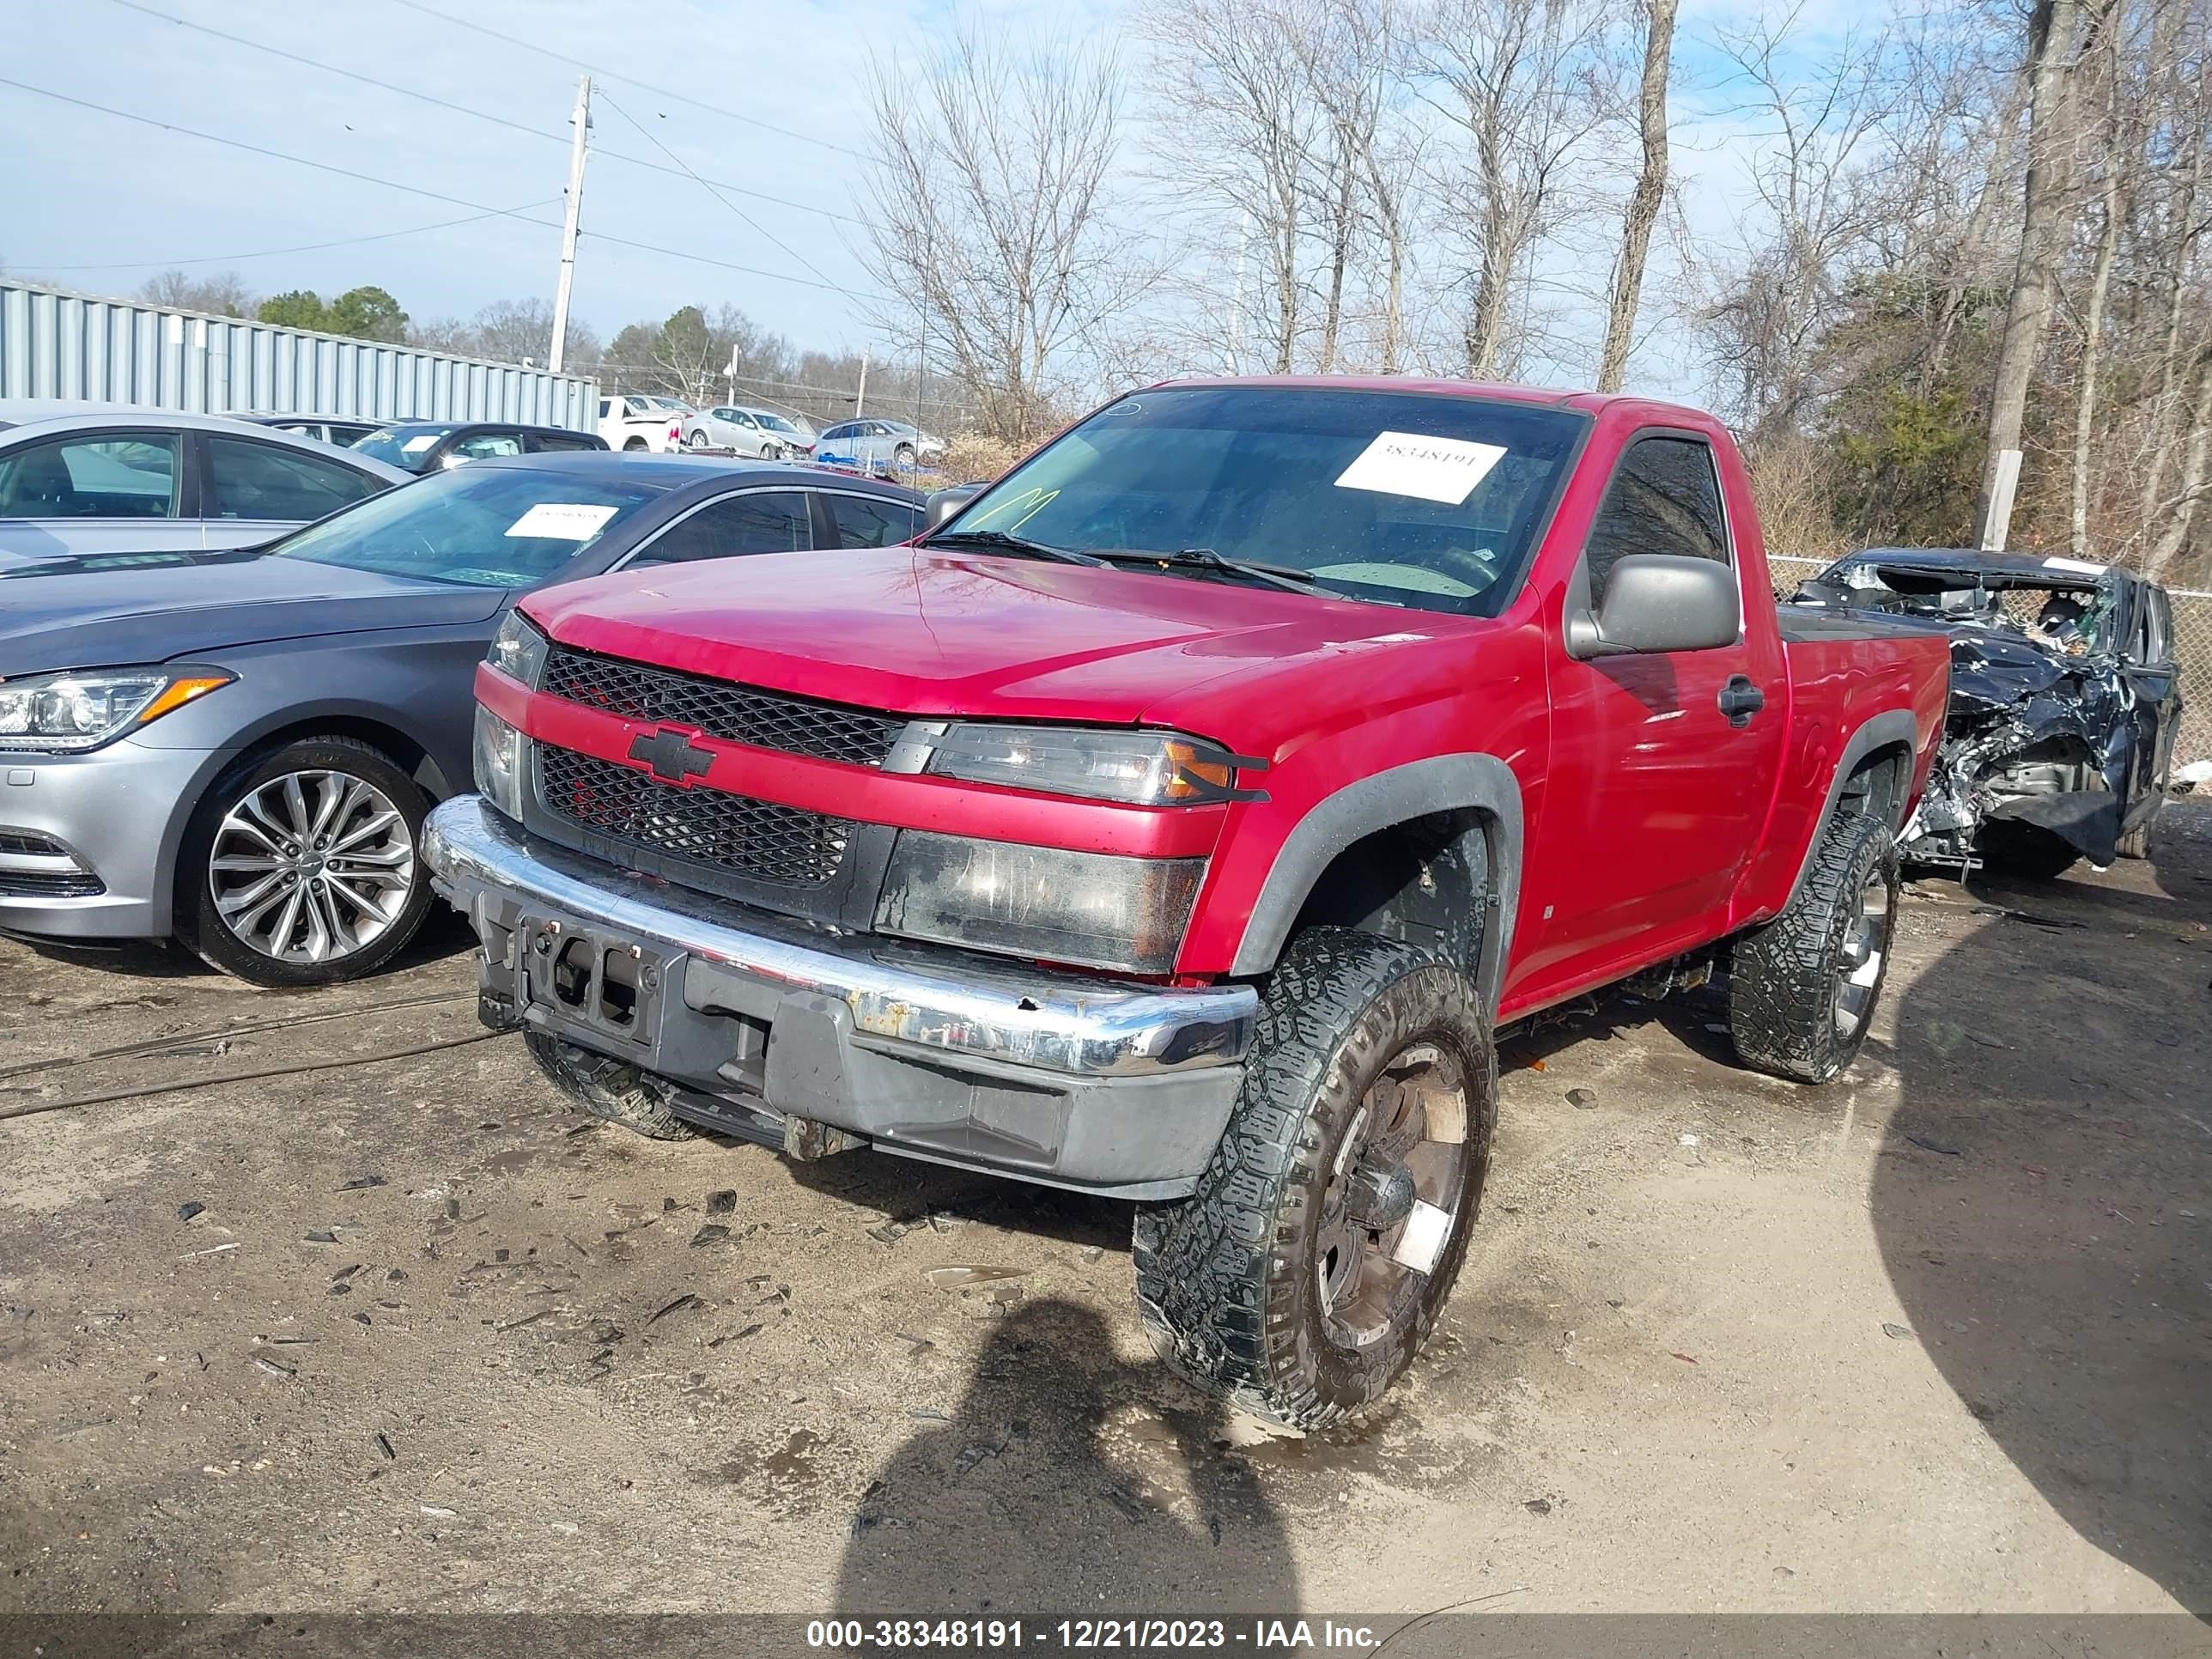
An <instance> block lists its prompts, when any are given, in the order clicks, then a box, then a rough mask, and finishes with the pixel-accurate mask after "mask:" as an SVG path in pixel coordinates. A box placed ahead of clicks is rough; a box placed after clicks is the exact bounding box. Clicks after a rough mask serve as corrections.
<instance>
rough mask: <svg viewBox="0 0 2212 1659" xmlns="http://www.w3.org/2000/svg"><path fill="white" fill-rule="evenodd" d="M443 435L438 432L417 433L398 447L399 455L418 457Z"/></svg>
mask: <svg viewBox="0 0 2212 1659" xmlns="http://www.w3.org/2000/svg"><path fill="white" fill-rule="evenodd" d="M443 436H444V434H443V433H439V432H423V433H418V434H417V435H415V436H414V437H412V438H410V439H409V440H408V441H406V442H405V443H404V444H402V445H400V446H399V453H401V454H403V455H420V454H421V453H422V452H423V451H424V450H426V449H428V447H430V446H431V445H432V444H434V443H435V442H437V441H438V440H439V439H440V438H441V437H443Z"/></svg>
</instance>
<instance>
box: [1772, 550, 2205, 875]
mask: <svg viewBox="0 0 2212 1659" xmlns="http://www.w3.org/2000/svg"><path fill="white" fill-rule="evenodd" d="M1796 604H1797V605H1800V606H1809V607H1815V608H1820V609H1826V610H1834V611H1843V612H1845V613H1847V614H1850V615H1853V616H1866V617H1881V618H1883V619H1885V620H1888V621H1893V622H1896V623H1903V624H1905V625H1907V626H1913V627H1918V628H1921V629H1925V630H1927V631H1929V632H1931V633H1936V634H1940V635H1944V636H1946V637H1948V640H1949V641H1950V650H1951V702H1950V713H1949V715H1948V719H1947V720H1946V721H1945V725H1944V738H1943V747H1942V752H1941V754H1940V755H1939V756H1938V757H1937V759H1936V769H1935V774H1934V775H1933V777H1932V778H1931V779H1930V780H1929V786H1928V794H1927V798H1926V799H1923V801H1922V802H1921V804H1920V810H1919V811H1918V812H1917V813H1916V814H1915V815H1914V817H1913V820H1912V823H1911V824H1910V825H1908V826H1907V829H1906V834H1905V856H1906V857H1907V858H1908V859H1911V860H1914V861H1916V862H1918V863H1923V864H1930V865H1939V866H1950V867H1952V868H1954V869H1958V870H1960V871H1962V872H1963V871H1965V870H1967V869H1970V868H1972V866H1974V865H1976V864H1978V863H1986V864H1989V865H1990V866H1994V867H1997V868H2001V869H2004V870H2008V871H2010V872H2014V873H2015V874H2019V875H2024V876H2028V877H2031V878H2052V877H2056V876H2057V875H2059V874H2061V873H2062V872H2064V871H2065V870H2067V869H2069V867H2071V866H2073V865H2074V864H2075V862H2076V861H2077V860H2081V859H2084V858H2086V859H2087V860H2089V861H2090V862H2091V863H2093V864H2100V865H2102V864H2110V863H2111V862H2112V860H2113V859H2115V858H2116V857H2118V858H2145V857H2148V855H2149V852H2150V829H2151V822H2152V820H2153V819H2154V818H2155V817H2157V816H2158V809H2159V806H2160V803H2161V802H2163V801H2164V800H2165V799H2166V782H2167V780H2168V778H2169V776H2170V775H2171V774H2172V767H2173V744H2174V738H2175V735H2176V734H2177V733H2178V732H2179V731H2180V729H2181V677H2180V673H2179V669H2178V667H2177V665H2176V664H2175V661H2174V649H2173V606H2172V601H2171V600H2170V599H2168V598H2167V597H2166V590H2165V589H2164V588H2162V587H2160V586H2158V585H2157V584H2156V583H2155V582H2148V581H2145V580H2143V579H2142V577H2141V576H2139V575H2137V574H2135V573H2134V572H2133V571H2129V570H2123V569H2121V568H2119V567H2118V566H2117V565H2108V564H2097V563H2093V562H2089V561H2087V560H2080V559H2070V558H2050V557H2044V556H2039V555H2036V554H2032V553H1984V552H1980V551H1977V550H1967V549H1962V548H1894V547H1883V548H1871V549H1869V550H1866V551H1865V552H1862V553H1854V554H1851V555H1850V556H1848V557H1846V558H1843V559H1839V560H1838V561H1837V562H1835V563H1834V564H1832V565H1830V566H1829V567H1828V568H1826V570H1824V571H1822V572H1821V573H1820V575H1819V576H1817V577H1816V578H1814V580H1812V581H1810V582H1808V583H1807V584H1806V585H1805V586H1803V587H1802V588H1801V589H1800V590H1799V591H1798V593H1797V597H1796Z"/></svg>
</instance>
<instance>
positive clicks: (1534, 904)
mask: <svg viewBox="0 0 2212 1659" xmlns="http://www.w3.org/2000/svg"><path fill="white" fill-rule="evenodd" d="M1758 523H1759V521H1758V518H1757V515H1756V513H1754V511H1753V507H1752V502H1751V495H1750V487H1749V484H1748V483H1747V480H1746V478H1745V475H1744V470H1743V465H1742V463H1741V460H1740V459H1739V458H1738V456H1737V453H1736V451H1735V446H1734V445H1733V444H1732V443H1731V442H1730V441H1729V434H1728V431H1727V428H1725V427H1723V425H1722V424H1721V423H1720V422H1718V421H1717V420H1714V419H1713V418H1711V416H1706V415H1703V414H1700V413H1698V412H1697V411H1695V410H1688V409H1682V408H1678V407H1675V406H1674V405H1671V404H1659V403H1652V402H1645V401H1642V400H1638V399H1632V398H1617V397H1616V398H1606V397H1588V396H1571V395H1566V394H1554V393H1540V392H1524V391H1521V390H1517V389H1510V388H1486V387H1475V386H1450V385H1448V384H1437V383H1428V384H1424V385H1420V386H1408V385H1407V383H1406V382H1404V381H1402V380H1350V379H1328V380H1273V381H1264V382H1256V383H1255V382H1233V381H1232V382H1203V381H1201V382H1192V383H1185V384H1179V385H1172V386H1160V387H1155V388H1152V389H1151V390H1148V391H1146V392H1139V393H1137V394H1135V395H1133V396H1131V397H1127V398H1122V399H1121V400H1119V401H1118V402H1116V403H1114V404H1109V406H1107V407H1106V408H1105V409H1103V410H1100V411H1099V412H1098V413H1097V414H1096V415H1093V416H1091V418H1090V419H1088V420H1086V421H1085V422H1082V423H1080V424H1079V425H1078V426H1076V427H1074V428H1072V429H1071V430H1070V431H1068V432H1066V433H1065V434H1063V435H1061V436H1060V437H1059V438H1058V439H1056V440H1054V441H1053V442H1052V443H1051V444H1049V445H1048V446H1047V447H1045V448H1043V449H1042V450H1041V451H1039V452H1038V453H1036V454H1035V455H1033V456H1031V457H1030V459H1027V460H1026V461H1024V462H1023V463H1022V464H1021V465H1018V466H1017V467H1015V468H1014V469H1013V470H1012V471H1011V472H1009V473H1008V474H1007V475H1006V477H1004V478H1003V479H1001V480H1000V481H999V482H998V483H994V485H992V486H991V487H990V488H989V489H986V490H984V491H983V492H982V493H981V495H977V496H976V497H975V499H974V500H972V501H969V503H968V504H967V506H966V507H965V508H964V509H963V510H962V511H961V512H959V513H957V515H956V516H955V517H954V518H953V519H951V520H950V521H949V522H948V523H947V524H945V526H942V527H941V528H939V529H938V530H936V531H934V532H931V533H930V534H928V535H927V537H926V538H923V539H922V540H921V542H919V543H918V544H915V546H911V547H904V548H899V549H896V550H885V551H884V552H882V553H878V554H863V555H860V556H855V557H854V558H852V559H849V560H840V561H834V562H833V561H827V560H812V561H809V560H783V559H778V560H767V561H758V562H755V563H753V564H751V565H750V566H748V567H747V568H746V571H745V574H744V580H743V582H742V583H728V582H724V581H721V580H719V579H718V577H717V575H716V574H715V573H714V572H709V571H697V572H667V571H660V572H655V573H654V574H653V576H652V577H651V579H650V580H641V579H639V578H636V577H635V576H630V575H611V576H605V577H601V578H599V579H596V580H591V581H586V582H580V583H576V584H574V585H571V586H566V587H563V588H561V589H559V590H557V591H555V592H545V593H541V594H537V595H534V596H532V597H531V598H528V599H525V600H524V601H523V602H522V604H521V605H520V606H519V607H518V608H517V610H516V611H514V613H513V615H512V616H511V617H508V619H507V621H506V622H505V623H503V624H502V626H501V633H500V636H499V639H498V640H497V641H496V642H495V645H494V647H493V650H492V653H491V659H490V661H489V664H488V665H487V666H486V667H484V668H483V669H482V670H481V671H479V672H478V675H477V699H478V703H479V707H480V713H479V714H478V716H477V718H478V721H479V726H478V739H477V787H478V790H479V792H480V793H478V794H477V795H475V796H472V797H462V798H459V799H454V800H451V801H448V802H447V803H446V804H445V805H443V806H441V807H440V808H439V809H438V811H436V812H435V813H434V814H433V815H432V816H431V817H430V820H429V823H428V829H426V831H425V835H424V842H423V846H424V849H425V851H424V856H425V858H426V860H427V861H428V864H429V866H430V868H431V869H432V870H433V871H434V872H435V879H436V882H437V884H438V886H439V888H440V890H441V891H443V892H444V893H446V894H447V896H449V897H450V898H451V899H452V900H453V902H455V903H456V904H457V905H459V907H460V908H462V909H463V910H464V911H465V912H466V913H467V915H469V916H470V918H471V920H472V921H474V923H475V925H476V927H477V932H478V934H479V937H480V940H481V943H482V945H483V951H482V953H481V955H480V957H479V966H478V975H479V990H480V1000H479V1007H480V1009H481V1011H482V1012H483V1018H485V1020H486V1021H487V1022H488V1023H489V1024H491V1025H492V1026H494V1027H495V1028H497V1029H518V1030H521V1031H523V1032H524V1033H525V1035H526V1039H527V1042H528V1046H529V1048H530V1050H531V1052H532V1054H533V1055H534V1056H535V1058H536V1060H537V1062H538V1065H539V1066H540V1067H541V1068H542V1069H543V1070H544V1073H545V1075H546V1076H547V1077H548V1078H549V1079H551V1080H552V1081H553V1083H554V1084H555V1085H556V1086H558V1087H559V1088H561V1089H562V1090H563V1091H566V1092H567V1093H568V1095H569V1096H570V1097H572V1098H573V1099H574V1101H575V1102H576V1103H578V1104H579V1105H580V1107H581V1108H582V1109H584V1110H585V1111H586V1112H589V1113H592V1114H593V1115H597V1116H599V1117H602V1118H605V1119H607V1120H609V1121H614V1122H617V1123H623V1124H626V1125H628V1126H629V1127H632V1128H635V1129H638V1130H640V1131H641V1132H643V1133H647V1134H653V1135H659V1136H663V1137H667V1138H679V1137H682V1136H684V1135H688V1134H690V1133H693V1132H694V1130H695V1129H697V1128H711V1129H714V1130H716V1131H720V1132H722V1133H729V1134H734V1135H741V1136H747V1137H750V1138H754V1139H760V1140H763V1141H765V1142H767V1143H768V1144H769V1145H772V1146H776V1147H779V1148H781V1149H782V1150H783V1151H784V1152H787V1154H789V1155H792V1156H794V1157H799V1158H807V1157H816V1156H821V1155H824V1154H827V1153H830V1152H837V1151H842V1150H844V1149H847V1148H850V1147H854V1146H874V1147H877V1148H878V1149H880V1150H882V1151H884V1152H896V1153H902V1154H905V1155H908V1156H911V1157H915V1158H922V1159H926V1160H927V1161H929V1162H932V1163H936V1164H951V1165H953V1166H955V1167H957V1168H962V1169H966V1170H974V1171H979V1172H987V1173H990V1174H995V1175H999V1176H1008V1177H1012V1178H1014V1179H1017V1180H1024V1181H1030V1182H1042V1183H1044V1184H1047V1185H1051V1186H1058V1187H1065V1188H1074V1189H1077V1190H1079V1191H1083V1192H1086V1193H1090V1194H1103V1195H1114V1196H1119V1197H1122V1198H1127V1199H1133V1200H1138V1201H1139V1205H1140V1206H1141V1207H1139V1210H1138V1212H1137V1216H1136V1249H1135V1267H1136V1275H1137V1293H1138V1304H1139V1309H1140V1310H1141V1312H1142V1315H1143V1317H1144V1322H1145V1323H1146V1326H1147V1327H1148V1328H1149V1329H1150V1330H1151V1332H1152V1336H1153V1339H1154V1340H1155V1342H1156V1343H1157V1344H1158V1346H1159V1348H1160V1350H1161V1352H1163V1353H1164V1355H1165V1356H1166V1358H1167V1359H1168V1361H1169V1363H1170V1364H1172V1365H1173V1366H1174V1367H1175V1368H1176V1370H1178V1371H1180V1372H1181V1373H1182V1375H1183V1376H1186V1377H1188V1378H1189V1379H1190V1380H1192V1381H1193V1382H1194V1383H1197V1384H1198V1385H1200V1386H1201V1387H1204V1388H1207V1389H1212V1390H1214V1391H1216V1392H1217V1393H1218V1394H1221V1395H1226V1396H1231V1397H1233V1398H1234V1399H1235V1400H1236V1401H1237V1402H1238V1403H1239V1404H1240V1405H1242V1406H1244V1407H1249V1408H1251V1409H1253V1410H1255V1411H1258V1412H1261V1413H1266V1414H1267V1415H1268V1416H1271V1417H1273V1418H1274V1419H1277V1420H1279V1421H1281V1422H1284V1423H1287V1424H1291V1425H1298V1426H1301V1427H1306V1428H1312V1427H1316V1426H1319V1425H1324V1424H1327V1423H1329V1422H1332V1421H1334V1420H1336V1419H1340V1418H1341V1417H1343V1416H1345V1415H1346V1413H1350V1412H1352V1411H1355V1410H1357V1409H1358V1408H1359V1407H1362V1406H1364V1405H1366V1404H1367V1403H1369V1402H1370V1401H1373V1400H1375V1399H1376V1397H1377V1396H1378V1395H1380V1394H1381V1393H1382V1391H1383V1389H1384V1388H1385V1387H1386V1386H1387V1385H1388V1384H1389V1382H1390V1381H1391V1379H1392V1378H1393V1377H1395V1376H1396V1375H1397V1374H1398V1373H1399V1372H1400V1371H1401V1370H1403V1369H1404V1367H1405V1366H1406V1364H1407V1363H1408V1362H1409V1360H1410V1359H1411V1358H1412V1357H1413V1352H1414V1351H1415V1349H1416V1348H1417V1347H1418V1346H1419V1343H1420V1341H1421V1340H1422V1339H1423V1337H1424V1336H1425V1334H1426V1333H1427V1332H1428V1330H1429V1328H1431V1323H1432V1322H1433V1321H1434V1320H1435V1318H1436V1316H1437V1310H1438V1308H1439V1306H1440V1304H1442V1302H1443V1298H1444V1297H1445V1295H1446V1294H1447V1292H1448V1291H1449V1288H1450V1285H1451V1282H1452V1279H1453V1277H1454V1275H1455V1274H1456V1273H1457V1272H1458V1271H1459V1267H1460V1264H1461V1261H1462V1258H1463V1255H1464V1254H1465V1252H1466V1250H1467V1249H1468V1235H1469V1232H1470V1231H1471V1226H1472V1224H1473V1222H1474V1218H1475V1214H1476V1210H1477V1206H1478V1205H1479V1203H1480V1199H1481V1196H1482V1188H1483V1182H1484V1177H1485V1175H1486V1170H1488V1167H1489V1163H1490V1156H1491V1128H1492V1121H1493V1120H1494V1118H1495V1115H1496V1112H1497V1094H1496V1081H1495V1079H1496V1068H1495V1065H1494V1061H1493V1059H1492V1030H1494V1028H1495V1026H1496V1025H1497V1024H1498V1023H1500V1022H1504V1021H1510V1020H1515V1019H1518V1018H1522V1017H1524V1016H1527V1015H1529V1014H1533V1013H1534V1012H1538V1011H1540V1010H1541V1009H1545V1008H1548V1007H1552V1006H1557V1005H1559V1004H1562V1003H1565V1002H1567V1001H1569V1000H1571V999H1574V998H1577V997H1580V996H1582V995H1583V994H1586V993H1589V992H1590V991H1593V990H1595V989H1596V988H1598V987H1602V986H1606V985H1608V984H1612V983H1614V982H1616V981H1621V980H1623V979H1625V978H1628V977H1630V976H1634V978H1635V982H1636V984H1637V985H1638V987H1639V988H1640V989H1641V990H1643V991H1644V993H1646V994H1651V995H1661V994H1665V993H1666V992H1668V990H1669V989H1671V988H1675V987H1685V986H1690V985H1694V984H1698V983H1700V982H1703V981H1705V979H1706V978H1708V976H1710V975H1715V974H1723V973H1724V974H1725V975H1726V976H1727V982H1728V1009H1729V1030H1730V1032H1731V1035H1732V1036H1733V1039H1734V1042H1735V1049H1736V1053H1737V1054H1738V1055H1739V1056H1741V1059H1742V1060H1744V1062H1745V1063H1747V1064H1748V1065H1750V1066H1755V1067H1757V1068H1759V1069H1760V1070H1764V1071H1768V1072H1771V1073H1775V1074H1776V1075H1778V1076H1782V1077H1787V1078H1792V1079H1800V1080H1802V1081H1806V1082H1814V1083H1817V1082H1822V1081H1826V1079H1831V1078H1833V1077H1835V1076H1836V1075H1837V1074H1838V1073H1839V1072H1841V1071H1842V1070H1843V1068H1844V1066H1846V1065H1847V1064H1849V1063H1850V1060H1851V1059H1852V1057H1853V1056H1854V1055H1855V1054H1857V1051H1858V1048H1859V1046H1860V1044H1861V1043H1862V1042H1863V1041H1864V1039H1865V1036H1866V1033H1867V1029H1868V1022H1869V1018H1870V1016H1871V1014H1872V1013H1873V1011H1874V1009H1875V1003H1876V999H1877V998H1878V997H1879V995H1880V994H1881V987H1882V980H1883V975H1884V973H1885V970H1886V969H1887V965H1888V962H1889V954H1890V944H1891V936H1892V927H1893V921H1894V917H1895V906H1896V902H1897V896H1898V860H1897V853H1896V835H1897V831H1898V829H1899V825H1900V824H1901V823H1904V822H1905V818H1906V817H1907V816H1908V815H1909V813H1910V812H1911V809H1912V807H1913V805H1914V803H1915V801H1916V800H1917V797H1918V796H1919V793H1920V791H1921V788H1922V786H1923V780H1924V779H1925V777H1926V775H1927V769H1928V765H1929V760H1930V758H1931V757H1932V756H1933V755H1934V752H1935V746H1936V738H1937V735H1938V732H1940V730H1941V727H1942V712H1943V687H1944V675H1945V671H1946V666H1947V665H1946V653H1945V650H1944V647H1943V643H1942V641H1941V639H1940V638H1936V637H1934V636H1931V635H1927V634H1924V633H1919V632H1915V631H1913V630H1911V629H1898V628H1895V627H1893V626H1890V625H1888V624H1887V623H1881V622H1878V621H1870V620H1865V619H1861V618H1856V617H1841V616H1813V615H1810V614H1808V613H1805V612H1800V611H1790V613H1788V615H1787V616H1786V617H1784V616H1782V615H1781V614H1780V612H1779V611H1778V606H1777V605H1776V604H1775V602H1774V599H1773V596H1772V593H1771V589H1770V587H1769V586H1768V575H1767V567H1766V559H1765V552H1764V550H1763V549H1762V547H1761V545H1760V542H1759V529H1758Z"/></svg>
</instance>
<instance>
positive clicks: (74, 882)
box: [0, 870, 107, 898]
mask: <svg viewBox="0 0 2212 1659" xmlns="http://www.w3.org/2000/svg"><path fill="white" fill-rule="evenodd" d="M106 890H107V889H106V886H105V885H104V884H102V883H101V881H100V878H99V877H98V876H94V875H88V874H86V873H85V872H83V871H82V870H58V871H53V872H47V871H43V870H40V871H25V870H0V898H98V897H99V896H100V895H101V894H102V893H104V892H106Z"/></svg>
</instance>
